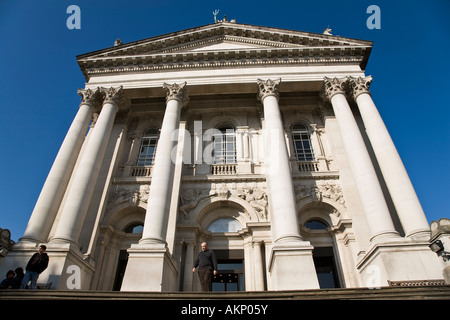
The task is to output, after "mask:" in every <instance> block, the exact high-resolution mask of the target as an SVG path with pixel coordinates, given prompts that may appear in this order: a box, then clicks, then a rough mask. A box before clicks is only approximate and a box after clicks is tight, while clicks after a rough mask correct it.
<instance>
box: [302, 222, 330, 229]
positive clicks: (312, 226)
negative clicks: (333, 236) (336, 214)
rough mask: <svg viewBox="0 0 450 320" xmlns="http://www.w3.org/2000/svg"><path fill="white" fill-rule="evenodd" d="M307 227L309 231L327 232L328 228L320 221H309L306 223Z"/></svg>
mask: <svg viewBox="0 0 450 320" xmlns="http://www.w3.org/2000/svg"><path fill="white" fill-rule="evenodd" d="M305 227H306V228H308V229H309V230H327V228H328V226H327V225H326V224H325V222H323V221H320V220H309V221H307V222H306V223H305Z"/></svg>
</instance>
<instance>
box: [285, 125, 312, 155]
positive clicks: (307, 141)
mask: <svg viewBox="0 0 450 320" xmlns="http://www.w3.org/2000/svg"><path fill="white" fill-rule="evenodd" d="M291 135H292V142H293V145H294V155H295V157H296V159H297V160H298V161H314V160H315V159H314V151H313V148H312V144H311V134H310V131H309V129H308V127H307V126H306V125H305V124H303V123H294V124H293V125H292V126H291Z"/></svg>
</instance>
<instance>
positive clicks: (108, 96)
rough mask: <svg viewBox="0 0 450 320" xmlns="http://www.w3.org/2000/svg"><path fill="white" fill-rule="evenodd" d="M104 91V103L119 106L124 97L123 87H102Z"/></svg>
mask: <svg viewBox="0 0 450 320" xmlns="http://www.w3.org/2000/svg"><path fill="white" fill-rule="evenodd" d="M102 93H103V94H104V96H105V100H103V104H105V103H111V104H114V105H116V106H117V107H119V104H120V102H121V101H122V100H123V98H124V94H123V87H122V86H120V87H117V88H114V87H110V88H102Z"/></svg>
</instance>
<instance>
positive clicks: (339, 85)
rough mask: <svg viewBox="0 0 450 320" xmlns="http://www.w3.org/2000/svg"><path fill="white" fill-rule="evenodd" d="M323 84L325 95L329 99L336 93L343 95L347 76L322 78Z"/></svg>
mask: <svg viewBox="0 0 450 320" xmlns="http://www.w3.org/2000/svg"><path fill="white" fill-rule="evenodd" d="M323 81H324V84H325V96H326V97H327V98H328V99H329V100H331V98H332V97H333V96H334V95H336V94H339V93H340V94H344V95H345V84H346V82H347V77H343V78H337V77H334V78H328V77H325V78H323Z"/></svg>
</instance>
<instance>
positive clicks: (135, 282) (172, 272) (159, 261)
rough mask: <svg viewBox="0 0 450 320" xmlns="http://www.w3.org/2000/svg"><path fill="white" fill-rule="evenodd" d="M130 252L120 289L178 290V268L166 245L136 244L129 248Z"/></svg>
mask: <svg viewBox="0 0 450 320" xmlns="http://www.w3.org/2000/svg"><path fill="white" fill-rule="evenodd" d="M128 254H129V256H128V263H127V268H126V270H125V275H124V278H123V282H122V287H121V289H120V291H155V292H166V291H175V290H176V279H177V274H178V269H177V267H176V262H175V261H174V259H173V258H172V256H171V255H170V253H169V250H168V249H167V247H166V246H162V245H152V244H135V245H132V246H131V248H130V249H128Z"/></svg>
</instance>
